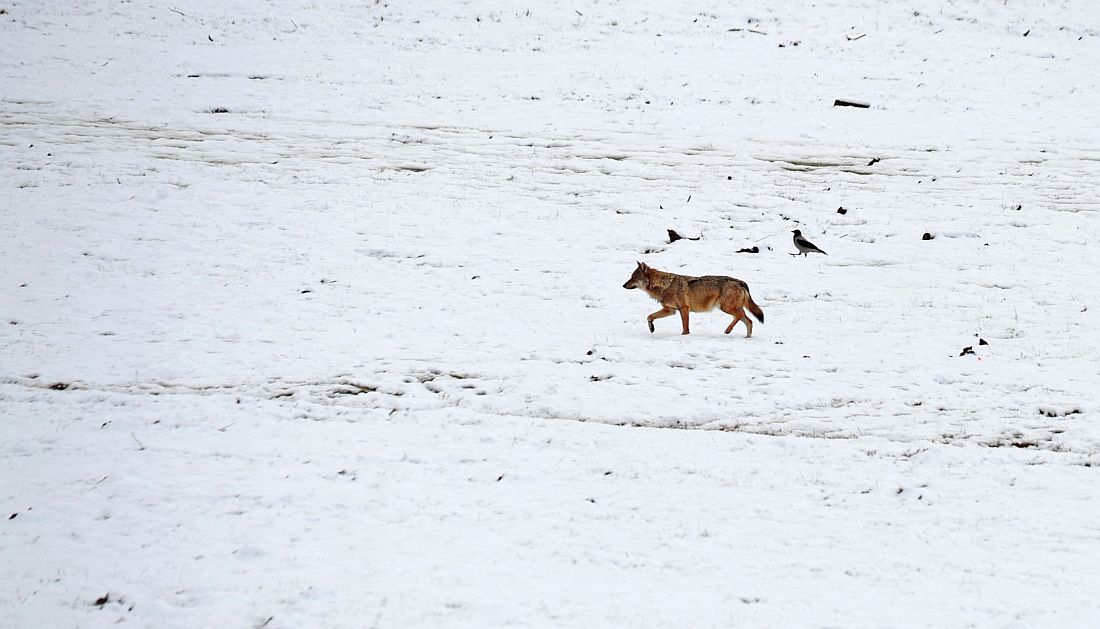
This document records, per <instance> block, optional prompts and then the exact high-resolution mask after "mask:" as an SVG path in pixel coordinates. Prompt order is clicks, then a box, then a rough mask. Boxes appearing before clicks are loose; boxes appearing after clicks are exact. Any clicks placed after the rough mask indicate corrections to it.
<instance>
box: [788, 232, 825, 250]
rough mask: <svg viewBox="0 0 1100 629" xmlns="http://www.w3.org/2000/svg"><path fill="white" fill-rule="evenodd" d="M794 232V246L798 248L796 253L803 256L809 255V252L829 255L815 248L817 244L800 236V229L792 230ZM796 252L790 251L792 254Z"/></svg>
mask: <svg viewBox="0 0 1100 629" xmlns="http://www.w3.org/2000/svg"><path fill="white" fill-rule="evenodd" d="M792 233H793V234H794V246H795V247H797V248H798V253H801V254H802V255H804V256H807V257H808V256H809V254H810V253H820V254H822V255H829V254H827V253H825V252H824V251H822V250H821V249H818V248H817V245H815V244H814V243H812V242H810V241H809V240H806V239H805V238H803V237H802V230H799V229H796V230H794V231H793V232H792ZM798 253H792V254H791V255H792V256H796V255H798Z"/></svg>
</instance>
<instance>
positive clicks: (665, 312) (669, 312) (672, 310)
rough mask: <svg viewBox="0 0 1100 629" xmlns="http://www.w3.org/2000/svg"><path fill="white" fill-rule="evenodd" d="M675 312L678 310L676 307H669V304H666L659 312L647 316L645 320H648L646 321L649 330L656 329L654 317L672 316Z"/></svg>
mask: <svg viewBox="0 0 1100 629" xmlns="http://www.w3.org/2000/svg"><path fill="white" fill-rule="evenodd" d="M675 312H676V309H675V308H669V307H668V306H665V307H664V308H661V309H660V310H658V311H657V312H654V313H653V314H651V315H649V316H648V317H646V318H645V320H646V323H648V324H649V331H650V332H653V329H654V328H653V320H654V319H663V318H665V317H669V316H672V315H673V314H674V313H675Z"/></svg>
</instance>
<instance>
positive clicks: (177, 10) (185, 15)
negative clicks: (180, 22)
mask: <svg viewBox="0 0 1100 629" xmlns="http://www.w3.org/2000/svg"><path fill="white" fill-rule="evenodd" d="M168 10H169V11H171V12H172V13H179V14H180V15H182V16H183V17H187V14H186V13H184V12H183V11H180V10H179V9H173V8H172V7H168Z"/></svg>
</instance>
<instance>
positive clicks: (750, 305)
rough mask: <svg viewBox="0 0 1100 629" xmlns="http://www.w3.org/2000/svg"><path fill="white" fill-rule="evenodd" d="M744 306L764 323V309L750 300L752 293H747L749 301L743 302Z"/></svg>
mask: <svg viewBox="0 0 1100 629" xmlns="http://www.w3.org/2000/svg"><path fill="white" fill-rule="evenodd" d="M745 306H746V307H747V308H748V309H749V312H751V313H752V316H754V317H756V320H757V321H759V322H760V323H764V311H763V310H761V309H760V306H758V305H756V302H755V301H753V300H752V295H749V303H747V304H745Z"/></svg>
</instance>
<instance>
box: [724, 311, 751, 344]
mask: <svg viewBox="0 0 1100 629" xmlns="http://www.w3.org/2000/svg"><path fill="white" fill-rule="evenodd" d="M722 312H724V313H726V314H728V315H733V321H731V322H730V324H729V326H728V327H727V328H726V334H729V333H730V332H733V326H735V325H737V322H738V321H744V322H745V328H746V329H747V332H746V333H745V338H752V319H750V318H749V315H747V314H745V311H744V310H743V309H741V308H730V307H727V306H722Z"/></svg>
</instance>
